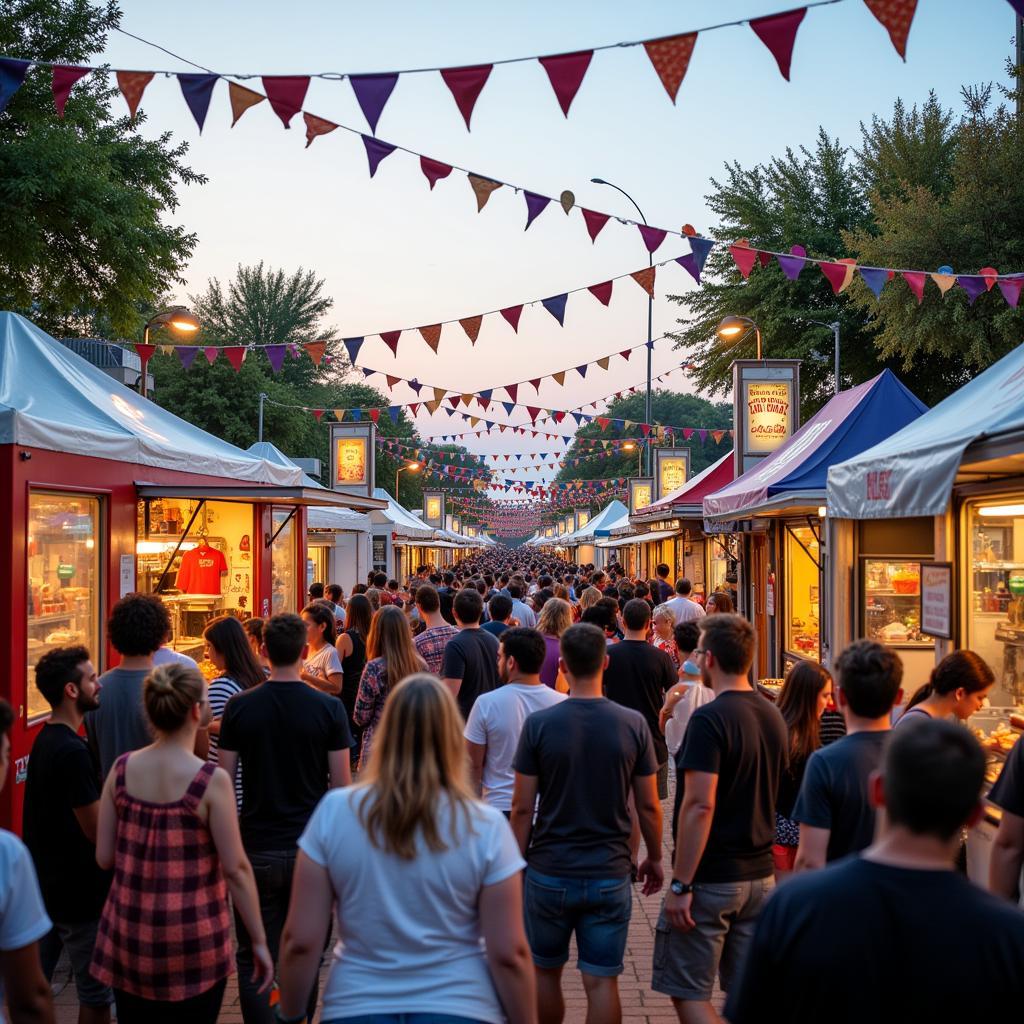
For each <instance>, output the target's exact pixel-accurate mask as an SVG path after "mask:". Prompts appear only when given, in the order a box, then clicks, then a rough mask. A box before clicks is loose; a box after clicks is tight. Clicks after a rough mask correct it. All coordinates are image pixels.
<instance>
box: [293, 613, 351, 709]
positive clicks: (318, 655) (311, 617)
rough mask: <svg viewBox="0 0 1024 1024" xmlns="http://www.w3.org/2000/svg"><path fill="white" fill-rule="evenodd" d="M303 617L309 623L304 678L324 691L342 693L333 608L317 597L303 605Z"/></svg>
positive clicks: (303, 669)
mask: <svg viewBox="0 0 1024 1024" xmlns="http://www.w3.org/2000/svg"><path fill="white" fill-rule="evenodd" d="M302 621H303V622H304V623H305V624H306V646H307V648H308V652H307V656H306V659H305V661H303V663H302V672H301V673H300V677H301V679H302V681H303V682H304V683H308V684H309V685H310V686H312V687H313V688H314V689H317V690H322V691H323V692H324V693H329V694H332V695H333V696H335V697H337V696H340V694H341V685H342V667H341V658H339V657H338V652H337V650H336V649H335V646H334V644H335V641H336V639H337V637H336V636H335V634H334V612H333V611H331V609H330V608H328V606H327V603H326V602H324V601H314V602H313V603H312V604H307V605H306V607H305V608H303V609H302Z"/></svg>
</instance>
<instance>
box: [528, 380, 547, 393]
mask: <svg viewBox="0 0 1024 1024" xmlns="http://www.w3.org/2000/svg"><path fill="white" fill-rule="evenodd" d="M543 379H544V378H543V377H537V378H535V379H534V380H531V381H530V383H531V384H532V385H533V390H534V391H536V392H537V394H538V395H539V394H540V382H541V381H542V380H543Z"/></svg>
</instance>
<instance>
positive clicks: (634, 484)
mask: <svg viewBox="0 0 1024 1024" xmlns="http://www.w3.org/2000/svg"><path fill="white" fill-rule="evenodd" d="M653 494H654V480H653V479H652V478H651V477H649V476H640V477H631V478H630V481H629V514H630V515H633V513H634V512H636V510H637V509H638V508H646V507H647V506H648V505H650V504H651V502H652V500H653V497H652V496H653Z"/></svg>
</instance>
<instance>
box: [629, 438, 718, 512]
mask: <svg viewBox="0 0 1024 1024" xmlns="http://www.w3.org/2000/svg"><path fill="white" fill-rule="evenodd" d="M734 467H735V459H734V458H733V452H731V451H730V452H729V453H728V454H727V455H723V456H722V457H721V458H720V459H719V460H718V461H717V462H715V463H712V464H711V465H710V466H708V467H707V468H706V469H703V470H701V472H699V473H698V474H697V475H696V476H695V477H693V478H691V479H690V480H687V481H686V483H685V484H683V485H682V487H677V488H676V489H675V490H674V491H672V492H670V493H669V494H666V495H665V497H664V498H661V499H659V500H658V501H656V502H654V503H653V504H651V505H648V506H647V507H646V508H640V509H637V510H636V512H635V513H634V514H633V515H631V516H630V517H629V521H630V522H631V523H649V522H657V521H658V520H659V519H701V518H703V516H704V508H703V503H704V499H705V498H706V497H707V496H708V495H709V494H714V492H715V491H718V490H721V489H722V488H723V487H725V486H726V485H727V484H730V483H732V480H733V477H734V476H735V472H734Z"/></svg>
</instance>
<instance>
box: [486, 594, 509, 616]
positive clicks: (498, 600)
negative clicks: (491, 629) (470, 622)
mask: <svg viewBox="0 0 1024 1024" xmlns="http://www.w3.org/2000/svg"><path fill="white" fill-rule="evenodd" d="M487 614H488V615H490V617H491V621H492V622H508V620H509V619H510V618H511V617H512V598H511V597H507V596H506V595H505V594H495V595H494V597H492V598H491V599H490V601H488V602H487Z"/></svg>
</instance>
